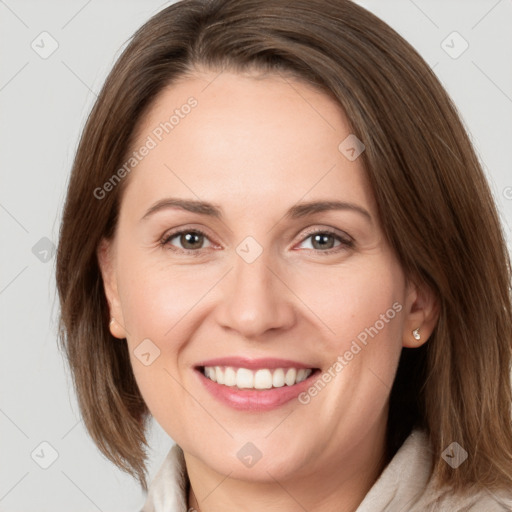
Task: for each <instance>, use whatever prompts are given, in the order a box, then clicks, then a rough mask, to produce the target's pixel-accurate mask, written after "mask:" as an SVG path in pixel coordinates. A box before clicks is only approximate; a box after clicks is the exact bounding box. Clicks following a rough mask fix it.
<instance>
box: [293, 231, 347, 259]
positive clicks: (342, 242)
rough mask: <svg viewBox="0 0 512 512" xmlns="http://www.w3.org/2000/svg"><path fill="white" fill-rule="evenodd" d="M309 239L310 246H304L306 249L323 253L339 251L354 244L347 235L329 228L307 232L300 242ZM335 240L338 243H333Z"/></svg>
mask: <svg viewBox="0 0 512 512" xmlns="http://www.w3.org/2000/svg"><path fill="white" fill-rule="evenodd" d="M310 239H311V242H310V247H306V249H312V250H314V251H318V252H322V253H324V254H331V253H335V252H340V251H342V250H346V249H349V248H351V247H353V246H354V241H353V240H352V239H351V238H350V237H349V236H348V235H345V236H341V235H339V234H337V233H335V232H334V231H331V230H329V229H323V230H317V231H313V232H311V233H309V234H308V236H307V237H306V238H304V240H303V242H302V244H303V243H304V242H305V241H307V240H310ZM336 240H337V241H338V242H339V243H338V245H335V243H336Z"/></svg>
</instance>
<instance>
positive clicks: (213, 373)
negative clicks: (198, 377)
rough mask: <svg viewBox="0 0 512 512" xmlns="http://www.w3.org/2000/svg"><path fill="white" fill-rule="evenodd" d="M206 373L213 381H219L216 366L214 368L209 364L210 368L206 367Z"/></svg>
mask: <svg viewBox="0 0 512 512" xmlns="http://www.w3.org/2000/svg"><path fill="white" fill-rule="evenodd" d="M205 375H206V376H207V377H208V378H209V379H210V380H213V382H217V373H216V371H215V368H212V367H211V366H209V367H208V368H205Z"/></svg>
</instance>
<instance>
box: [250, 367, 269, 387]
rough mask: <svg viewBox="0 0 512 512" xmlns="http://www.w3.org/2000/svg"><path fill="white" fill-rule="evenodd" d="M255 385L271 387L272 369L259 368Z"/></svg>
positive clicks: (255, 377) (255, 376)
mask: <svg viewBox="0 0 512 512" xmlns="http://www.w3.org/2000/svg"><path fill="white" fill-rule="evenodd" d="M254 387H255V388H256V389H270V388H271V387H272V374H271V373H270V370H258V371H257V372H256V373H255V374H254Z"/></svg>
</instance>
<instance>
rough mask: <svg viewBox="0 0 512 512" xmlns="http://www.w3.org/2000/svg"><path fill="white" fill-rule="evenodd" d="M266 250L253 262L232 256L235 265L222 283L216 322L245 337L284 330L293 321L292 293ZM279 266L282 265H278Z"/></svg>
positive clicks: (254, 336)
mask: <svg viewBox="0 0 512 512" xmlns="http://www.w3.org/2000/svg"><path fill="white" fill-rule="evenodd" d="M270 259H271V258H269V257H268V255H267V254H266V251H263V253H262V254H261V255H260V256H259V257H258V258H257V259H256V260H255V261H253V262H252V263H247V262H246V261H244V259H243V258H241V257H239V256H238V255H235V263H234V268H233V269H232V270H231V272H229V273H228V275H227V276H226V278H225V279H224V280H223V281H224V282H223V283H221V298H220V299H219V303H218V305H217V307H216V320H217V322H218V323H219V325H220V326H221V327H222V328H224V329H228V330H233V331H235V332H236V333H237V334H238V336H241V337H244V338H246V339H257V338H261V337H263V336H264V335H265V334H266V333H267V332H268V331H274V332H277V331H278V330H279V329H282V330H286V329H288V328H290V327H291V326H292V325H293V323H294V322H295V309H294V305H293V298H294V294H293V292H292V291H291V289H290V287H289V285H288V284H287V283H286V275H282V274H286V272H284V273H283V272H279V271H278V270H277V268H278V267H277V266H276V265H275V264H272V261H270ZM281 268H282V267H281Z"/></svg>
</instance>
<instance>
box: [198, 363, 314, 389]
mask: <svg viewBox="0 0 512 512" xmlns="http://www.w3.org/2000/svg"><path fill="white" fill-rule="evenodd" d="M311 373H313V369H312V368H274V369H270V368H261V369H259V370H250V369H249V368H236V367H233V366H224V367H222V366H205V367H204V368H203V374H204V376H205V377H207V378H208V379H210V380H212V381H213V382H216V383H217V384H222V385H223V386H229V387H236V388H238V389H271V388H282V387H283V386H294V385H295V384H298V383H299V382H302V381H303V380H306V379H307V378H308V377H309V376H310V375H311Z"/></svg>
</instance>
